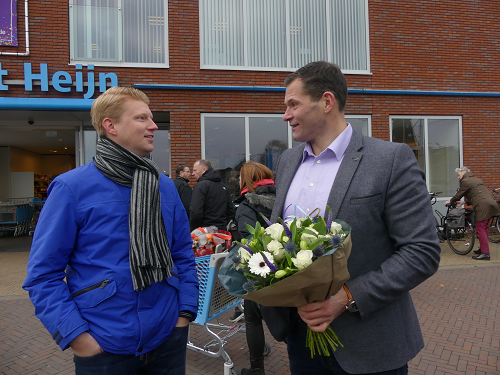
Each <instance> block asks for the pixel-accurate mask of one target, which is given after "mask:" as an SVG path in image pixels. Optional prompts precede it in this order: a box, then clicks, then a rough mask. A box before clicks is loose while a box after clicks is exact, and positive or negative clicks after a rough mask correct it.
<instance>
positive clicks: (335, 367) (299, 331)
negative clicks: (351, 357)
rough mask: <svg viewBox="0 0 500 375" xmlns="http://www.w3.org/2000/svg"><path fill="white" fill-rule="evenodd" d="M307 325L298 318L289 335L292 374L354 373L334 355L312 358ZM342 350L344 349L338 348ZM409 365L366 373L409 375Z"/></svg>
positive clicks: (375, 374)
mask: <svg viewBox="0 0 500 375" xmlns="http://www.w3.org/2000/svg"><path fill="white" fill-rule="evenodd" d="M306 333H307V325H306V324H305V323H304V322H303V321H302V320H300V318H298V320H297V321H296V322H295V326H294V328H293V329H292V330H291V331H290V334H289V336H288V359H289V360H290V372H291V373H292V375H353V374H351V373H348V372H346V371H344V370H343V369H342V367H340V365H339V363H338V362H337V360H336V359H335V356H334V355H330V357H324V356H320V355H316V356H315V357H314V358H311V351H310V350H309V348H306ZM337 350H342V349H337ZM407 374H408V365H404V366H403V367H401V368H399V369H395V370H390V371H384V372H377V373H370V374H364V375H407Z"/></svg>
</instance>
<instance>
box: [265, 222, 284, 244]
mask: <svg viewBox="0 0 500 375" xmlns="http://www.w3.org/2000/svg"><path fill="white" fill-rule="evenodd" d="M283 230H284V229H283V225H281V224H280V223H275V224H273V225H271V226H269V227H267V228H266V232H265V233H267V234H269V235H270V236H271V238H272V239H273V240H278V241H279V240H281V235H282V234H283Z"/></svg>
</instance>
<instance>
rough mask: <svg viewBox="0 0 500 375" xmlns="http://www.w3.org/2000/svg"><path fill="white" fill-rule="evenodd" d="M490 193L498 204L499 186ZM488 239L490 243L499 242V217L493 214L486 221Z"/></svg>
mask: <svg viewBox="0 0 500 375" xmlns="http://www.w3.org/2000/svg"><path fill="white" fill-rule="evenodd" d="M492 195H493V197H494V198H495V200H496V201H497V203H498V204H499V205H500V188H498V189H493V190H492ZM488 240H489V241H490V242H492V243H499V242H500V217H499V216H493V217H492V218H490V220H489V221H488Z"/></svg>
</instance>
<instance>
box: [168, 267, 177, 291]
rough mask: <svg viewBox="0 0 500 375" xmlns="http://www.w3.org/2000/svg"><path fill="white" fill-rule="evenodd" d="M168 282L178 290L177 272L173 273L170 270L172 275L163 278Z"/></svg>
mask: <svg viewBox="0 0 500 375" xmlns="http://www.w3.org/2000/svg"><path fill="white" fill-rule="evenodd" d="M165 280H166V281H167V283H168V285H170V286H172V287H174V288H175V289H176V290H179V284H180V283H179V275H178V274H177V273H174V271H172V276H170V277H169V278H166V279H165Z"/></svg>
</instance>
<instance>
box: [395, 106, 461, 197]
mask: <svg viewBox="0 0 500 375" xmlns="http://www.w3.org/2000/svg"><path fill="white" fill-rule="evenodd" d="M390 123H391V141H392V142H399V143H406V144H407V145H409V146H410V147H411V149H412V150H413V153H414V154H415V157H416V158H417V161H418V165H419V166H420V168H422V170H423V171H424V172H425V176H426V182H427V188H428V190H429V191H433V192H442V194H441V196H442V197H451V196H453V195H454V194H455V192H456V190H457V188H458V187H459V182H458V179H457V174H456V173H455V168H458V167H460V166H461V165H462V160H463V159H462V157H463V156H462V138H461V134H462V118H461V117H420V116H418V117H417V116H415V117H412V116H394V117H392V116H391V118H390Z"/></svg>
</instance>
